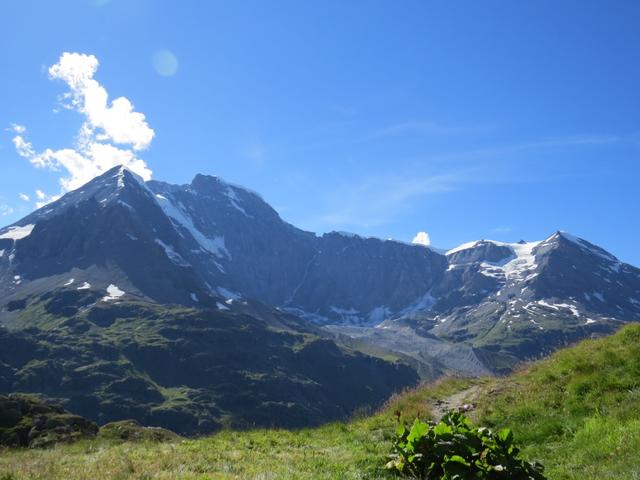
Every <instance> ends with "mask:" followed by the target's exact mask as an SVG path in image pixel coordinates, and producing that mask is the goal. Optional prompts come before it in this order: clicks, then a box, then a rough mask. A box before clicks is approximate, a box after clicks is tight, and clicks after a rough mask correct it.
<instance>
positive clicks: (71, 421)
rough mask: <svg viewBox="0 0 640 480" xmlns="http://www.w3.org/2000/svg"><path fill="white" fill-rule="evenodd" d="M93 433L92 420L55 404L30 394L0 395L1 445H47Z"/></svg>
mask: <svg viewBox="0 0 640 480" xmlns="http://www.w3.org/2000/svg"><path fill="white" fill-rule="evenodd" d="M97 433H98V426H97V425H96V424H95V423H93V422H92V421H90V420H87V419H86V418H83V417H80V416H78V415H73V414H71V413H69V412H68V411H66V410H65V409H64V408H62V407H61V406H59V405H50V404H47V403H45V402H43V401H42V400H40V399H39V398H38V397H36V396H32V395H20V394H9V395H0V445H1V446H6V447H30V448H39V447H48V446H51V445H54V444H56V443H67V442H72V441H75V440H79V439H81V438H93V437H95V436H96V434H97Z"/></svg>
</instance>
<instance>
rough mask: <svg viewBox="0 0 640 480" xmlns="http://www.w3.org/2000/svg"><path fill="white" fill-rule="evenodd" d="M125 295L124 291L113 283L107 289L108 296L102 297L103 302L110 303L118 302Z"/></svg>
mask: <svg viewBox="0 0 640 480" xmlns="http://www.w3.org/2000/svg"><path fill="white" fill-rule="evenodd" d="M124 294H125V292H124V291H123V290H120V289H119V288H118V287H117V286H116V285H114V284H113V283H112V284H111V285H109V286H108V287H107V295H106V296H104V297H102V301H103V302H110V301H112V300H117V299H119V298H120V297H122V296H123V295H124Z"/></svg>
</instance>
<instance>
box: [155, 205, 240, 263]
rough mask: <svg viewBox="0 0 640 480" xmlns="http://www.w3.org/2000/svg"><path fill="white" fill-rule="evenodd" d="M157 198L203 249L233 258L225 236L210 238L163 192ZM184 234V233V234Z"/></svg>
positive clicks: (164, 208)
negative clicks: (226, 244) (225, 242)
mask: <svg viewBox="0 0 640 480" xmlns="http://www.w3.org/2000/svg"><path fill="white" fill-rule="evenodd" d="M155 197H156V200H157V201H158V204H159V205H160V207H161V208H162V210H163V211H164V213H165V214H166V215H167V216H168V217H169V218H170V219H171V221H172V222H173V224H174V226H177V227H181V228H183V229H185V230H187V231H188V232H189V234H191V236H192V237H193V239H194V240H195V241H196V242H197V243H198V245H200V247H201V248H202V249H203V250H206V251H208V252H210V253H213V254H214V255H215V256H216V257H218V258H225V257H226V258H228V259H231V254H230V253H229V251H228V250H227V248H226V247H225V244H224V237H222V236H218V237H213V238H208V237H207V236H206V235H205V234H203V233H202V232H201V231H200V230H198V229H197V228H196V226H195V225H194V224H193V220H192V219H191V217H190V216H189V215H188V214H187V213H186V212H185V211H184V210H182V209H181V208H180V207H178V206H176V205H174V204H173V202H171V200H169V199H168V198H167V197H165V196H164V195H161V194H156V196H155ZM178 233H179V234H180V235H182V232H180V231H179V230H178ZM182 236H184V235H182Z"/></svg>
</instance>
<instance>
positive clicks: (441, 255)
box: [0, 167, 640, 433]
mask: <svg viewBox="0 0 640 480" xmlns="http://www.w3.org/2000/svg"><path fill="white" fill-rule="evenodd" d="M0 309H1V312H0V324H1V325H2V326H3V330H0V343H2V349H0V391H3V390H6V391H28V392H33V391H38V392H40V393H45V394H47V395H49V396H51V397H55V398H56V399H57V400H60V401H62V402H63V403H65V406H66V407H67V408H69V409H70V410H72V411H74V413H79V414H82V415H85V416H87V417H89V418H91V419H94V420H96V421H102V422H104V421H111V420H118V419H122V418H126V417H133V418H136V419H138V420H140V421H142V422H146V423H149V424H158V425H161V426H167V427H169V428H172V429H174V430H177V431H180V432H186V433H193V432H196V433H197V432H204V431H210V430H212V429H215V428H219V427H220V426H221V425H223V424H225V423H231V424H243V425H245V424H280V425H296V426H297V425H304V424H309V423H318V422H320V421H324V420H327V419H331V418H339V417H341V416H345V415H348V414H349V413H350V412H352V411H353V410H354V409H356V408H358V407H360V406H362V405H373V404H376V403H379V402H381V401H383V400H384V398H385V397H386V396H388V395H390V394H391V393H392V392H393V391H397V390H399V389H402V388H404V387H407V386H409V385H412V384H415V382H416V381H417V379H418V376H417V374H419V375H420V376H421V377H422V378H435V377H438V376H441V375H445V374H464V375H482V374H495V373H501V372H505V371H508V370H509V369H511V368H513V366H514V365H516V364H517V363H518V362H520V361H523V360H527V359H531V358H536V357H538V356H541V355H546V354H547V353H549V352H551V351H552V350H553V349H555V348H557V347H558V346H561V345H564V344H568V343H571V342H574V341H576V340H578V339H580V338H585V337H590V336H597V335H603V334H607V333H610V332H612V331H614V330H615V329H617V328H618V326H620V325H621V324H622V323H625V322H631V321H636V320H640V269H638V268H636V267H634V266H631V265H629V264H626V263H623V262H620V261H619V260H618V259H617V258H616V257H615V256H613V255H612V254H610V253H608V252H606V251H605V250H603V249H602V248H600V247H598V246H596V245H593V244H592V243H590V242H588V241H587V240H584V239H581V238H577V237H575V236H573V235H570V234H568V233H566V232H555V233H553V234H552V235H550V236H549V237H548V238H546V239H544V240H542V241H536V242H524V241H522V242H518V243H504V242H497V241H492V240H479V241H475V242H470V243H467V244H464V245H461V246H459V247H456V248H453V249H451V250H448V251H446V252H443V251H439V250H436V249H432V248H429V247H425V246H423V245H413V244H407V243H403V242H398V241H393V240H381V239H377V238H365V237H361V236H358V235H355V234H349V233H343V232H331V233H327V234H324V235H316V234H314V233H311V232H306V231H303V230H301V229H298V228H296V227H294V226H293V225H290V224H289V223H287V222H285V221H283V220H282V219H281V218H280V216H279V215H278V213H277V212H276V211H275V210H274V209H273V208H271V207H270V206H269V205H268V204H267V203H266V202H265V201H264V200H263V199H262V197H260V195H258V194H257V193H255V192H252V191H250V190H248V189H246V188H243V187H240V186H237V185H233V184H230V183H227V182H225V181H223V180H221V179H220V178H218V177H213V176H206V175H197V176H196V177H195V178H194V179H193V181H192V182H191V183H190V184H188V185H170V184H167V183H163V182H157V181H149V182H144V181H142V180H141V179H140V178H139V177H137V176H136V175H135V174H134V173H132V172H130V171H128V170H126V169H125V168H122V167H117V168H114V169H112V170H110V171H108V172H106V173H105V174H103V175H101V176H100V177H97V178H95V179H94V180H92V181H90V182H89V183H87V184H86V185H84V186H83V187H81V188H80V189H78V190H75V191H72V192H69V193H67V194H66V195H64V196H63V197H62V198H60V199H59V200H57V201H55V202H53V203H51V204H49V205H46V206H45V207H43V208H41V209H39V210H37V211H35V212H33V213H32V214H30V215H28V216H26V217H25V218H23V219H22V220H20V221H18V222H17V223H15V224H13V225H10V226H8V227H5V228H3V229H0ZM416 372H417V374H416ZM118 382H121V383H118ZM122 382H123V383H122ZM87 392H90V393H87ZM132 392H133V393H132ZM212 419H213V420H212Z"/></svg>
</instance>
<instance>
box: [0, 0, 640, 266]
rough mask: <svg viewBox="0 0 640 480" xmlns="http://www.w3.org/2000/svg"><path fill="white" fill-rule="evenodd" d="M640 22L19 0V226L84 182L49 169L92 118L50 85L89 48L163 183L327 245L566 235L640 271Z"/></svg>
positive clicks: (560, 12)
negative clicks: (224, 185) (226, 189)
mask: <svg viewBox="0 0 640 480" xmlns="http://www.w3.org/2000/svg"><path fill="white" fill-rule="evenodd" d="M638 18H640V3H639V2H637V1H626V2H625V1H622V0H620V1H616V2H610V1H605V0H601V1H585V0H581V1H558V0H555V1H545V0H539V1H530V2H524V1H520V2H505V1H477V0H469V1H459V2H446V1H437V2H435V1H425V0H422V1H409V0H405V1H402V2H392V1H375V0H367V1H356V0H347V1H342V0H341V1H322V2H320V1H308V2H299V1H282V0H274V1H271V2H265V1H258V0H256V1H240V0H239V1H224V2H219V1H210V2H197V1H181V2H169V1H152V0H75V1H70V0H66V1H65V0H58V1H56V2H50V1H46V0H42V1H32V0H20V1H17V0H16V1H10V0H3V1H0V62H1V63H0V65H1V66H2V69H1V73H2V74H1V75H0V166H1V167H2V175H1V176H0V223H2V224H8V223H11V222H13V221H16V220H17V219H19V218H20V217H22V216H23V215H25V214H26V213H28V212H29V211H30V210H31V209H33V208H35V203H34V202H35V201H38V199H37V198H36V193H35V192H36V190H41V191H42V192H43V193H44V194H45V195H46V196H47V197H46V198H49V197H50V196H52V195H57V194H60V193H61V189H62V190H63V187H61V184H60V179H61V178H62V179H65V178H66V179H67V181H69V174H68V172H66V170H65V169H64V168H62V167H59V170H58V171H52V170H51V168H46V167H45V168H36V167H35V166H34V162H35V160H34V158H36V159H37V158H40V159H42V157H37V155H38V154H42V153H43V152H45V151H46V149H47V148H49V149H51V151H53V152H60V151H67V150H65V149H76V150H77V149H78V148H79V147H78V139H77V135H78V131H79V129H80V127H81V126H82V125H83V124H86V122H87V118H88V117H87V114H86V111H84V112H83V111H81V109H80V108H79V107H77V105H76V107H75V108H74V106H73V105H71V108H64V106H62V104H66V105H67V106H69V103H70V101H72V100H73V97H71V100H70V97H69V96H67V97H63V95H64V94H65V93H69V92H70V88H69V86H68V85H67V84H65V81H64V78H67V79H68V77H64V75H58V77H57V78H51V77H52V76H51V74H50V72H49V73H48V69H49V68H50V67H51V66H53V65H56V64H57V63H58V62H59V61H60V57H61V55H62V54H63V53H64V52H77V53H80V54H86V55H94V56H95V58H96V60H97V61H98V62H99V67H97V71H96V72H95V75H94V76H93V77H92V80H95V81H96V82H98V83H97V84H99V85H100V86H101V87H103V88H104V89H105V91H107V92H108V95H109V102H110V101H111V100H113V99H115V98H118V97H126V99H128V100H129V101H130V102H131V103H132V104H133V110H132V111H131V112H130V111H126V112H124V115H129V116H130V115H131V114H132V112H139V113H142V114H144V122H142V123H143V125H142V124H141V127H140V128H141V129H142V133H144V132H149V130H145V128H148V129H151V130H152V132H153V138H152V140H150V141H146V140H145V142H144V145H142V144H138V146H140V145H142V148H139V149H137V150H136V149H135V148H134V146H135V145H134V142H135V139H130V138H127V139H125V140H126V141H125V142H120V143H117V142H116V140H117V139H118V137H117V133H113V132H111V133H109V132H107V136H109V135H111V138H110V140H109V139H108V140H109V141H112V143H114V144H116V145H117V146H118V148H122V149H123V151H126V152H129V153H131V154H132V155H135V158H137V159H140V160H143V161H144V162H146V165H147V166H148V168H149V169H150V170H152V171H153V178H155V179H159V180H165V181H169V182H172V183H187V182H189V181H190V180H191V179H192V177H193V176H194V175H195V174H196V173H208V174H214V175H219V176H221V177H223V178H225V179H227V180H229V181H232V182H235V183H239V184H242V185H245V186H247V187H250V188H252V189H254V190H257V191H258V192H260V193H261V194H262V195H263V196H264V197H265V199H266V200H267V201H268V202H270V203H271V204H272V205H273V206H274V207H275V208H276V209H277V210H278V211H279V212H280V213H281V215H282V217H283V218H284V219H286V220H287V221H289V222H291V223H294V224H295V225H298V226H301V227H303V228H306V229H309V230H313V231H317V232H326V231H330V230H347V231H353V232H356V233H360V234H363V235H373V236H379V237H382V238H395V239H398V240H404V241H410V240H411V239H412V238H413V236H414V235H415V233H416V232H417V231H426V232H428V233H429V235H430V237H431V241H432V243H433V244H434V245H436V246H441V247H451V246H454V245H457V244H459V243H463V242H465V241H469V240H473V239H479V238H493V239H498V240H505V241H517V240H519V239H527V240H536V239H541V238H544V237H546V236H548V235H550V234H551V233H552V232H554V231H555V230H558V229H561V230H567V231H569V232H572V233H574V234H576V235H579V236H581V237H584V238H586V239H589V240H590V241H592V242H594V243H597V244H599V245H602V246H603V247H605V248H607V249H608V250H610V251H611V252H613V253H614V254H615V255H617V256H618V257H619V258H621V259H622V260H625V261H628V262H631V263H634V264H635V265H640V249H638V246H637V239H638V238H639V237H640V222H639V221H638V216H639V215H638V212H640V193H639V190H638V188H639V180H640V162H639V158H640V88H639V86H640V61H639V60H640V30H639V29H638V28H637V19H638ZM82 58H85V57H82ZM54 76H55V75H54ZM63 77H64V78H63ZM72 93H73V92H72ZM125 110H126V108H125ZM131 118H133V117H131ZM135 118H137V120H140V118H139V117H135ZM139 123H140V122H139ZM12 125H20V126H24V127H26V129H27V130H26V132H16V130H15V128H14V129H12V127H11V126H12ZM138 126H140V125H138ZM105 128H107V127H105ZM99 131H100V128H97V129H96V131H95V132H93V134H92V135H93V137H92V139H93V140H92V141H95V142H98V143H99V142H106V140H104V139H101V138H100V137H99ZM96 132H97V133H96ZM131 132H134V133H135V132H137V130H136V128H133V127H132V129H131V131H130V132H129V133H131ZM120 134H121V135H125V136H126V135H127V132H120ZM18 135H20V136H21V137H22V138H23V140H24V141H25V142H28V144H29V146H30V147H31V150H32V151H31V157H29V155H25V151H24V150H23V151H22V153H23V155H22V156H21V155H19V152H18V151H17V150H16V148H14V144H13V143H12V139H14V138H15V137H16V136H18ZM131 135H133V133H131ZM114 139H115V140H114ZM121 140H122V139H121ZM147 140H149V138H147ZM127 141H128V142H129V143H128V144H127V143H126V142H127ZM81 154H82V155H85V156H86V155H87V153H86V151H84V152H81ZM30 160H31V161H30ZM52 166H55V162H54V164H49V167H52ZM76 180H77V179H76ZM68 185H71V186H73V182H71V183H69V184H68ZM21 193H22V194H25V195H27V196H28V197H29V201H26V200H22V199H21V198H20V194H21Z"/></svg>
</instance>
